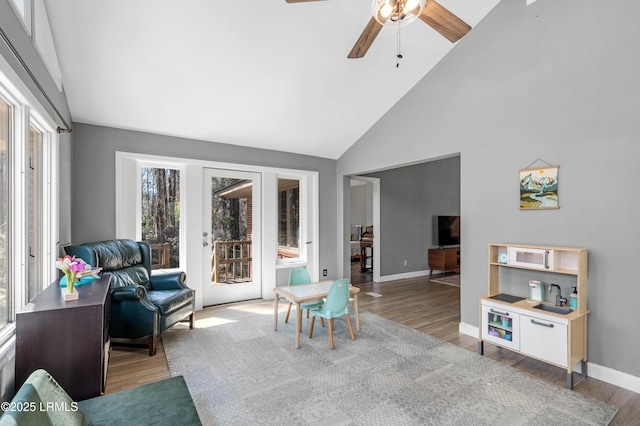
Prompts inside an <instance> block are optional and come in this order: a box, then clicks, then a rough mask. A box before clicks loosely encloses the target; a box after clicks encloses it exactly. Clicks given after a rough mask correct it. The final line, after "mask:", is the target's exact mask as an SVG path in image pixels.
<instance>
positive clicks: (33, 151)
mask: <svg viewBox="0 0 640 426" xmlns="http://www.w3.org/2000/svg"><path fill="white" fill-rule="evenodd" d="M28 174H29V200H28V216H29V217H28V221H27V224H28V234H29V243H28V250H29V258H28V260H27V262H28V270H27V283H28V289H27V297H28V299H27V300H28V301H31V300H32V299H33V298H34V297H35V296H37V295H38V293H40V291H41V290H42V281H43V279H42V268H43V255H42V194H43V179H42V178H43V176H42V132H41V131H40V130H38V129H37V128H36V127H34V126H33V125H31V126H30V127H29V168H28Z"/></svg>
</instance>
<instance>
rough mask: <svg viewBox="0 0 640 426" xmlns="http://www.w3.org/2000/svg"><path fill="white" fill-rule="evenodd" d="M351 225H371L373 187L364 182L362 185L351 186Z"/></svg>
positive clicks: (369, 183)
mask: <svg viewBox="0 0 640 426" xmlns="http://www.w3.org/2000/svg"><path fill="white" fill-rule="evenodd" d="M351 224H352V225H362V226H366V225H371V224H373V185H372V184H371V182H366V183H365V184H364V185H352V186H351Z"/></svg>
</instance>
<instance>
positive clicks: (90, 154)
mask: <svg viewBox="0 0 640 426" xmlns="http://www.w3.org/2000/svg"><path fill="white" fill-rule="evenodd" d="M74 135H75V139H74V140H75V149H74V151H73V164H74V168H73V185H72V191H73V193H74V194H94V195H93V196H92V197H91V198H92V201H91V202H87V200H86V199H85V197H82V196H80V197H74V201H73V213H72V219H73V222H74V227H73V235H72V239H73V243H74V244H76V243H82V242H87V241H99V240H105V239H111V238H115V232H116V231H115V226H116V217H115V214H116V212H115V208H114V206H115V153H116V151H125V152H135V153H142V154H153V155H162V156H169V157H179V158H191V159H198V160H208V161H218V162H229V163H239V164H249V165H256V166H265V167H284V168H292V169H299V170H311V171H317V172H319V178H318V179H319V208H320V212H319V213H320V253H319V255H320V265H319V270H320V271H322V270H323V269H327V270H328V271H329V277H330V278H332V277H335V276H336V275H335V274H336V269H337V268H336V257H335V246H336V237H337V235H336V232H335V229H336V226H337V225H336V222H337V217H336V189H335V188H336V162H335V161H334V160H328V159H324V158H318V157H310V156H305V155H298V154H289V153H283V152H278V151H269V150H261V149H255V148H247V147H240V146H234V145H227V144H220V143H212V142H204V141H197V140H192V139H182V138H175V137H171V136H162V135H156V134H151V133H144V132H135V131H130V130H122V129H114V128H109V127H101V126H94V125H88V124H79V123H74ZM95 194H99V196H95ZM88 218H90V219H88Z"/></svg>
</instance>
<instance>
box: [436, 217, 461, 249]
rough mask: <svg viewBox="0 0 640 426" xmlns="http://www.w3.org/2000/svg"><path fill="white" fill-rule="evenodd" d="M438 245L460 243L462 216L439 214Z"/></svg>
mask: <svg viewBox="0 0 640 426" xmlns="http://www.w3.org/2000/svg"><path fill="white" fill-rule="evenodd" d="M437 218H438V246H457V245H460V216H438V217H437Z"/></svg>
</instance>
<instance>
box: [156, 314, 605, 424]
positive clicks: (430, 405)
mask: <svg viewBox="0 0 640 426" xmlns="http://www.w3.org/2000/svg"><path fill="white" fill-rule="evenodd" d="M360 318H361V331H360V332H356V341H351V338H350V337H349V331H348V329H347V325H346V322H345V321H344V320H336V321H335V323H336V330H335V334H334V336H335V339H336V340H335V342H336V343H335V345H336V348H335V349H334V350H330V349H329V342H328V335H327V329H326V328H322V327H321V326H320V324H319V323H318V324H316V327H315V328H314V336H313V339H309V338H308V329H309V320H307V319H304V322H303V334H302V336H301V347H300V349H295V348H294V321H290V322H289V324H285V323H284V315H280V321H279V325H278V331H274V330H273V317H272V316H271V315H264V314H256V315H255V316H252V317H250V318H247V319H242V320H241V321H231V322H227V323H223V324H220V325H215V326H214V325H211V326H208V327H199V326H198V324H196V328H195V329H193V330H188V331H187V330H171V331H170V332H168V333H165V334H164V336H163V343H164V348H165V352H166V356H167V360H168V362H169V368H170V370H171V374H172V375H178V374H181V375H184V377H185V380H186V382H187V385H188V387H189V390H190V392H191V395H192V396H193V399H194V402H195V405H196V408H197V409H198V413H199V415H200V417H201V419H202V421H203V422H204V424H207V425H306V424H323V425H332V426H333V425H393V426H396V425H508V426H513V425H544V426H548V425H606V424H608V423H609V422H610V421H611V419H612V418H613V416H614V415H615V414H616V412H617V409H616V408H615V407H613V406H610V405H608V404H605V403H603V402H600V401H597V400H594V399H590V398H587V397H584V396H582V395H581V394H579V393H577V392H573V391H570V390H568V389H565V388H561V387H558V386H556V385H553V384H551V383H549V382H546V381H544V380H542V379H538V378H536V377H534V376H531V375H528V374H525V373H521V372H519V371H517V370H516V369H514V368H512V367H509V366H506V365H503V364H500V363H499V362H496V361H493V360H491V359H488V358H485V357H482V356H480V355H478V354H476V353H474V352H471V351H468V350H466V349H463V348H460V347H458V346H455V345H453V344H450V343H447V342H444V341H441V340H439V339H436V338H434V337H431V336H429V335H427V334H424V333H421V332H419V331H416V330H413V329H411V328H408V327H405V326H403V325H401V324H398V323H395V322H393V321H389V320H387V319H384V318H382V317H380V316H377V315H374V314H372V313H369V312H365V311H363V312H361V314H360Z"/></svg>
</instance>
